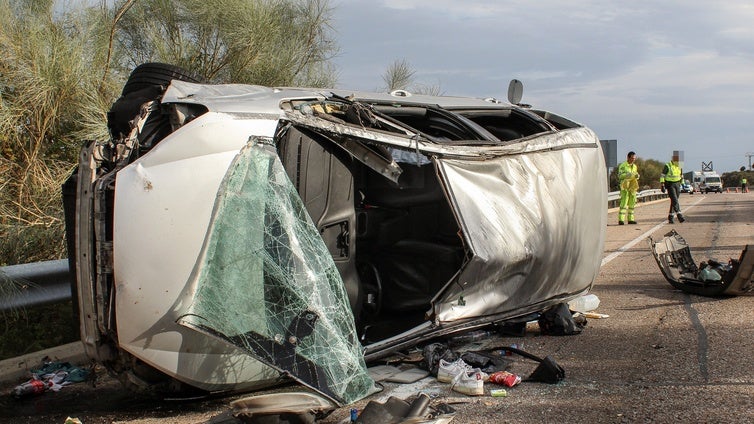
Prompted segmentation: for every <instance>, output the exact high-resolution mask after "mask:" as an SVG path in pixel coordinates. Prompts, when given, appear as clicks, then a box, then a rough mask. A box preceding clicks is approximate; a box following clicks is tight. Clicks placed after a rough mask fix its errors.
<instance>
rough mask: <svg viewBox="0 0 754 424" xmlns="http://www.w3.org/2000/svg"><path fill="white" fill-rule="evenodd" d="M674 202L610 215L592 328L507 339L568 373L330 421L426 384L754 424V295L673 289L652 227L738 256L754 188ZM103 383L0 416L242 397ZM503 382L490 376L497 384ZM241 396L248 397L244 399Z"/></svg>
mask: <svg viewBox="0 0 754 424" xmlns="http://www.w3.org/2000/svg"><path fill="white" fill-rule="evenodd" d="M668 205H669V203H668V201H667V200H663V201H657V202H653V203H648V204H640V205H639V207H638V208H637V210H636V218H637V221H638V222H639V224H638V225H624V226H618V225H617V215H616V213H617V212H615V211H611V212H610V213H609V216H608V229H607V239H606V244H605V252H604V259H603V262H602V268H601V271H600V274H599V276H598V278H597V280H596V281H595V284H594V287H593V289H592V293H594V294H596V295H597V296H598V297H599V299H600V300H601V304H600V307H599V308H598V310H597V312H599V313H602V314H607V315H609V318H605V319H589V321H588V324H587V326H586V327H585V328H584V330H583V331H582V333H581V334H579V335H574V336H563V337H555V336H544V335H541V334H540V333H539V329H538V327H537V326H536V325H529V326H527V332H526V334H525V336H523V337H500V338H498V339H497V340H493V341H494V342H496V343H500V344H503V345H510V344H513V343H516V344H519V345H523V347H524V349H525V350H527V351H529V352H531V353H534V354H536V355H539V356H546V355H550V356H552V357H553V358H555V359H556V361H557V362H558V363H559V364H560V365H561V366H562V367H563V368H564V369H565V372H566V378H565V380H564V381H562V382H560V383H558V384H554V385H550V384H543V383H530V382H525V383H521V384H519V385H518V386H515V387H513V388H510V389H508V395H507V396H506V397H491V396H489V395H485V396H481V397H468V396H464V395H460V394H457V393H454V392H452V391H450V389H449V387H448V385H445V384H440V383H437V382H436V381H435V380H434V379H433V378H429V377H428V378H425V379H423V380H420V381H418V382H416V383H412V384H409V385H398V384H386V388H385V391H383V392H382V393H378V394H376V395H373V396H371V397H370V398H368V399H365V400H363V401H360V402H358V403H357V404H355V405H351V406H349V407H347V408H341V409H339V410H337V411H335V412H333V413H332V414H331V415H330V416H328V417H327V418H325V419H324V420H322V421H321V422H322V423H345V422H348V415H349V413H348V412H349V408H350V407H356V408H358V409H360V410H361V409H362V408H363V407H364V406H365V404H366V402H367V401H369V400H376V401H384V400H385V399H386V398H387V397H388V396H391V395H392V396H396V397H401V398H407V397H409V396H412V395H415V394H417V393H419V392H425V393H427V394H428V395H430V397H431V398H432V404H433V405H436V404H439V403H446V404H449V405H450V406H452V407H453V408H454V409H455V410H456V415H455V417H454V419H453V420H452V422H453V423H487V422H490V423H522V424H523V423H561V422H573V423H634V422H642V423H752V422H754V367H752V366H751V357H752V353H753V352H754V296H740V297H730V298H705V297H700V296H695V295H689V294H685V293H683V292H680V291H678V290H675V289H673V287H672V286H670V284H668V283H667V282H666V281H665V279H664V278H663V276H662V274H661V273H660V271H659V269H658V267H657V265H656V263H655V261H654V259H653V257H652V254H651V252H650V250H649V245H648V242H647V237H648V236H652V237H654V238H655V239H657V238H660V237H662V235H663V234H665V233H666V232H668V231H670V230H671V229H675V230H676V231H678V233H680V234H681V235H682V236H683V237H684V238H685V239H686V241H687V242H688V244H689V245H690V246H691V252H692V255H693V257H694V259H695V261H696V262H701V261H703V260H707V259H710V258H712V259H717V260H720V261H727V259H729V258H738V257H739V255H740V253H741V251H742V249H743V247H744V246H745V245H746V244H752V245H754V193H747V194H742V193H722V194H708V195H685V194H684V195H682V197H681V205H682V207H683V211H684V215H685V216H686V218H687V221H686V222H685V223H683V224H679V223H677V222H676V224H673V225H669V224H667V223H666V221H665V220H666V217H667V209H668ZM535 365H536V364H534V363H532V362H531V361H528V360H526V359H515V362H514V363H513V366H512V369H511V371H513V372H515V373H518V374H521V375H522V376H526V375H528V373H530V372H531V370H533V368H534V367H535ZM98 375H99V379H98V381H97V383H96V386H92V385H90V384H85V383H81V384H78V385H72V386H68V387H65V388H63V389H62V390H61V391H60V392H57V393H46V394H43V395H41V396H37V397H33V398H28V399H21V400H16V399H12V398H10V396H8V395H7V393H8V392H9V391H10V388H11V387H7V388H5V391H4V393H3V395H2V401H0V422H13V423H60V424H62V423H63V422H64V421H65V418H66V417H68V416H70V417H75V418H79V419H80V420H81V422H82V423H84V424H93V423H131V424H133V423H142V424H148V423H160V424H167V423H177V424H189V423H191V424H193V423H207V422H213V421H214V422H217V421H218V419H219V417H221V416H222V414H227V413H228V411H229V407H228V403H229V401H230V400H232V399H235V398H219V399H204V400H198V401H170V402H166V401H162V402H154V401H149V400H145V399H141V398H138V397H135V396H134V395H132V394H130V393H127V392H125V391H124V390H123V389H121V387H120V386H119V384H118V383H117V382H115V381H113V380H112V379H110V378H109V377H107V376H106V374H104V372H102V371H101V370H100V371H98ZM491 388H496V387H493V386H492V385H488V387H487V388H486V393H487V394H489V389H491ZM236 398H237V397H236Z"/></svg>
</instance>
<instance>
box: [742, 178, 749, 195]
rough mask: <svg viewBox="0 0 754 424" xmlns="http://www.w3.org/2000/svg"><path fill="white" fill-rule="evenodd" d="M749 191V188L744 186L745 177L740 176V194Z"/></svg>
mask: <svg viewBox="0 0 754 424" xmlns="http://www.w3.org/2000/svg"><path fill="white" fill-rule="evenodd" d="M748 191H749V188H748V187H747V184H746V177H744V176H741V193H746V192H748Z"/></svg>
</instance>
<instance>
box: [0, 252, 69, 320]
mask: <svg viewBox="0 0 754 424" xmlns="http://www.w3.org/2000/svg"><path fill="white" fill-rule="evenodd" d="M0 281H2V282H3V283H5V282H6V281H13V283H14V285H15V286H16V287H17V290H12V289H9V290H6V292H5V293H4V294H3V295H2V296H0V312H5V311H10V310H14V309H22V308H30V307H34V306H42V305H47V304H52V303H58V302H64V301H67V300H71V275H70V272H69V270H68V259H61V260H58V261H45V262H33V263H29V264H20V265H10V266H5V267H2V268H0ZM4 285H5V286H6V287H10V285H9V284H4Z"/></svg>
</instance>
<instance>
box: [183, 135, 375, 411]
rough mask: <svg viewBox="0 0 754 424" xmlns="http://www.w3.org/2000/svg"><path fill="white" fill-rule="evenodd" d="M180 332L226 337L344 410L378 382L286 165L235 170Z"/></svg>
mask: <svg viewBox="0 0 754 424" xmlns="http://www.w3.org/2000/svg"><path fill="white" fill-rule="evenodd" d="M211 219H212V222H211V223H210V227H209V228H210V230H209V232H208V234H207V236H206V238H205V241H204V245H203V247H202V253H201V255H200V257H199V259H198V261H197V264H196V266H195V269H194V271H193V273H192V281H191V284H190V285H191V287H192V289H193V291H194V293H193V300H192V303H191V304H190V305H188V306H187V311H186V313H185V315H183V317H182V318H181V319H180V320H179V323H180V324H182V325H185V326H187V327H190V328H193V329H195V330H198V331H201V332H204V333H207V334H211V335H213V336H216V337H219V338H221V339H223V340H225V341H227V342H229V343H231V344H233V345H235V346H237V347H239V348H241V349H243V350H245V351H247V352H249V353H250V354H252V355H253V356H255V357H257V358H259V359H261V360H262V361H263V362H266V363H268V364H269V365H271V366H273V367H274V368H276V369H278V370H281V371H284V372H286V373H289V374H290V375H291V376H292V377H294V378H296V379H297V380H299V381H300V382H302V383H304V384H306V385H307V386H310V387H312V388H314V389H316V390H318V391H320V392H321V393H323V394H324V395H326V396H328V397H330V398H331V399H333V400H335V401H336V402H339V403H350V402H353V401H355V400H358V399H360V398H362V397H364V396H365V395H366V394H368V393H369V392H370V390H371V389H372V388H373V386H374V383H373V381H372V379H371V378H370V377H369V375H368V373H367V372H366V366H365V364H364V358H363V354H362V350H361V345H360V343H359V342H358V339H357V336H356V329H355V325H354V319H353V315H352V312H351V308H350V306H349V303H348V298H347V295H346V292H345V288H344V285H343V282H342V280H341V277H340V274H339V273H338V270H337V268H336V266H335V263H334V262H333V260H332V257H331V256H330V253H329V251H328V249H327V247H326V246H325V244H324V242H323V241H322V238H321V237H320V235H319V232H318V231H317V229H316V227H315V226H314V224H313V222H312V221H311V218H310V217H309V215H308V214H307V212H306V209H305V208H304V205H303V204H302V202H301V199H300V197H299V196H298V193H297V192H296V190H295V188H294V187H293V185H292V184H291V182H290V180H289V179H288V176H287V175H286V173H285V170H284V168H283V166H282V164H281V162H280V159H279V158H278V156H277V155H276V154H275V153H274V152H272V151H271V150H269V149H267V148H265V147H263V146H261V145H259V144H256V143H250V144H249V145H248V146H246V147H245V148H244V149H242V150H241V152H240V153H239V155H238V156H237V157H236V159H235V160H234V162H233V163H232V164H231V166H230V168H229V170H228V172H227V174H226V176H225V178H224V180H223V184H222V185H221V187H220V189H219V191H218V196H217V199H216V203H215V209H214V210H213V213H212V218H211Z"/></svg>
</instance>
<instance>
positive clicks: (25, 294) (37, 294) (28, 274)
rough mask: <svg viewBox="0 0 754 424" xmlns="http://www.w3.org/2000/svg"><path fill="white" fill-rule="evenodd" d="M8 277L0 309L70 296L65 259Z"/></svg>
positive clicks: (11, 271)
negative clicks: (8, 288)
mask: <svg viewBox="0 0 754 424" xmlns="http://www.w3.org/2000/svg"><path fill="white" fill-rule="evenodd" d="M664 197H666V195H665V193H662V192H661V191H660V190H656V189H655V190H644V191H640V192H639V193H637V195H636V200H637V202H650V201H652V200H657V199H661V198H664ZM619 203H620V192H618V191H612V192H610V193H608V194H607V204H608V208H615V207H618V206H619ZM5 279H8V280H12V281H14V282H15V283H16V286H18V290H17V291H16V290H12V291H11V292H10V293H6V294H5V295H3V296H0V312H5V311H9V310H13V309H17V308H31V307H34V306H41V305H47V304H52V303H57V302H65V301H67V300H70V299H71V275H70V273H69V270H68V260H67V259H61V260H57V261H45V262H34V263H29V264H21V265H11V266H6V267H1V268H0V281H1V280H5Z"/></svg>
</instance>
